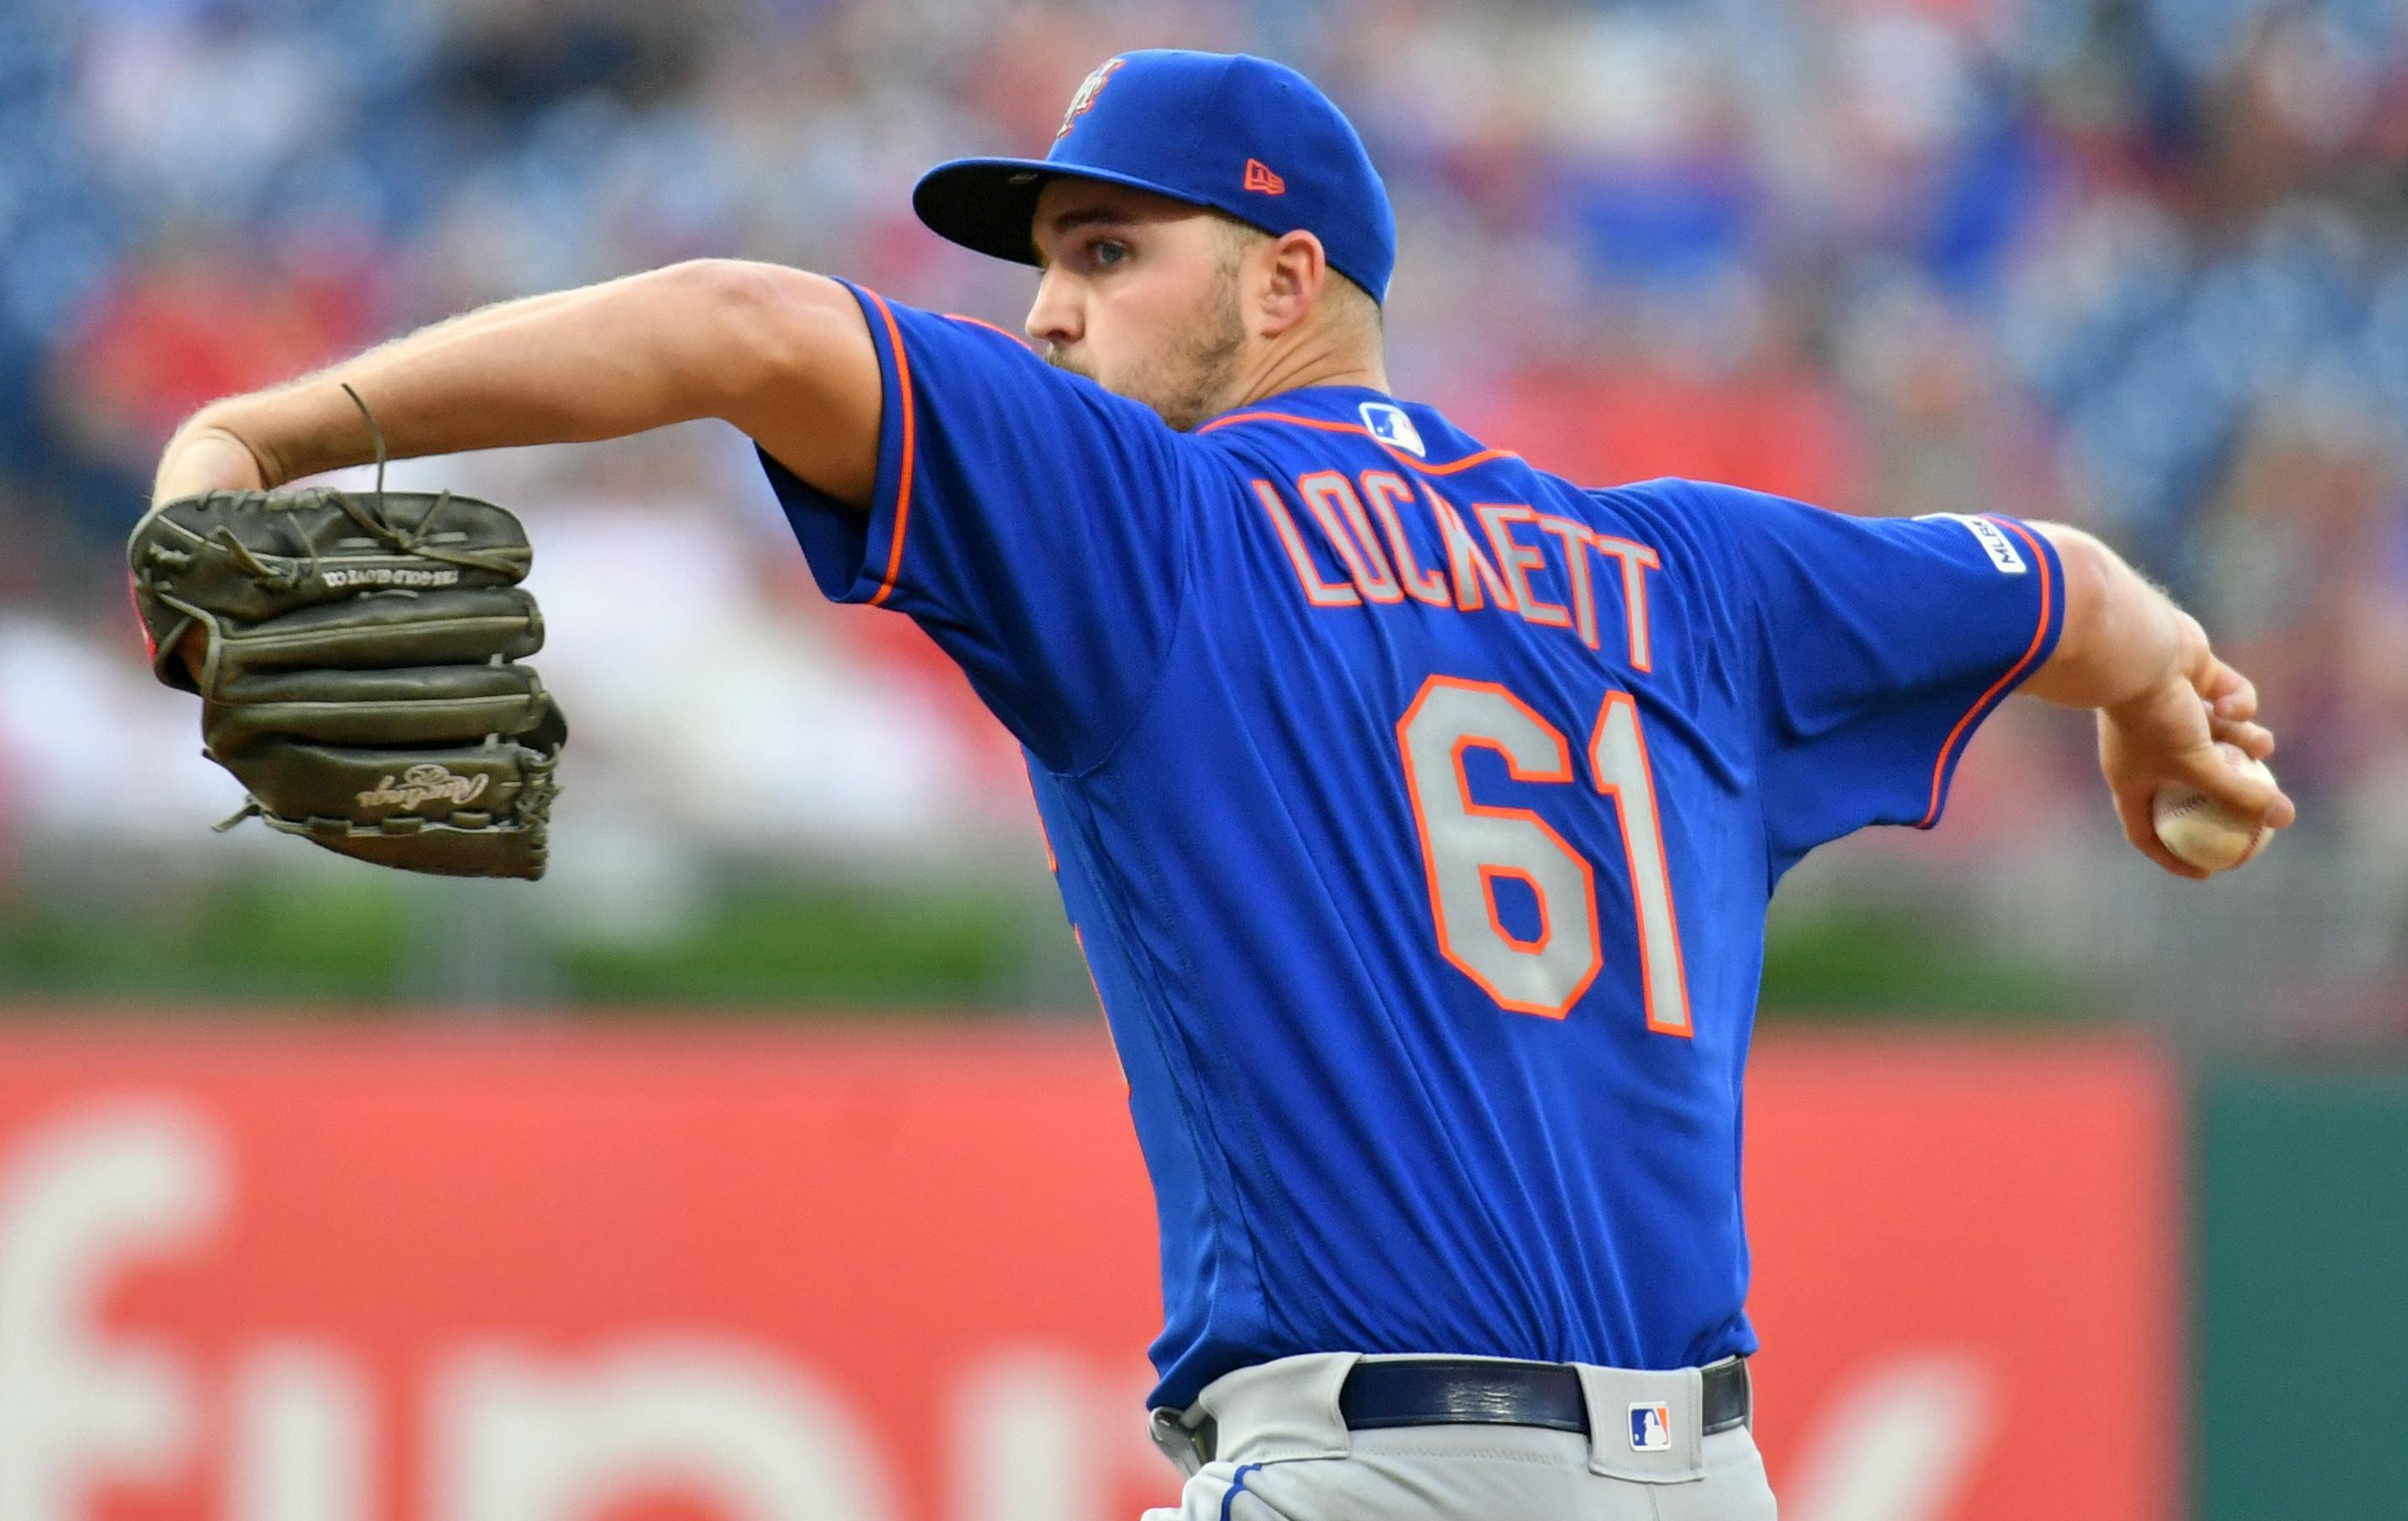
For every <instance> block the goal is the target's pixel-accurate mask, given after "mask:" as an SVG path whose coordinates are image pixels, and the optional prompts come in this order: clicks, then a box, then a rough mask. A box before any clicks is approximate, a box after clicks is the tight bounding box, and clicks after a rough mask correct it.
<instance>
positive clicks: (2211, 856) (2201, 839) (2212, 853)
mask: <svg viewBox="0 0 2408 1521" xmlns="http://www.w3.org/2000/svg"><path fill="white" fill-rule="evenodd" d="M2216 748H2218V749H2220V750H2222V751H2223V752H2224V754H2225V758H2226V759H2228V760H2229V761H2231V762H2232V764H2233V765H2234V766H2236V767H2238V768H2240V769H2241V770H2242V771H2243V772H2244V773H2246V774H2247V775H2250V776H2254V777H2256V778H2257V780H2258V781H2260V782H2267V783H2269V784H2271V783H2272V782H2273V780H2274V773H2273V772H2272V771H2270V770H2268V769H2267V768H2266V763H2265V762H2264V761H2260V760H2253V759H2251V758H2250V757H2249V756H2248V755H2246V754H2244V753H2242V750H2241V748H2240V747H2239V746H2238V745H2229V744H2224V745H2218V746H2217V747H2216ZM2149 818H2150V822H2151V823H2153V824H2154V825H2157V839H2160V840H2162V841H2163V842H2164V844H2165V847H2166V849H2168V850H2170V851H2171V852H2172V853H2173V854H2174V855H2175V856H2176V857H2177V858H2178V859H2180V860H2182V861H2184V862H2185V863H2186V864H2188V865H2190V866H2195V867H2197V868H2200V870H2202V871H2229V870H2231V869H2232V868H2234V867H2237V866H2239V865H2241V864H2242V863H2243V861H2246V860H2248V859H2249V858H2250V857H2251V856H2253V855H2255V854H2257V853H2258V852H2259V851H2261V850H2264V849H2265V848H2266V841H2267V840H2268V839H2270V838H2272V835H2273V833H2274V831H2273V830H2272V829H2269V828H2267V827H2266V826H2265V825H2261V824H2259V823H2258V822H2257V820H2256V819H2251V818H2243V817H2242V816H2241V815H2240V814H2238V813H2235V812H2233V811H2231V810H2229V809H2228V808H2226V807H2225V806H2224V805H2223V804H2221V803H2219V802H2217V801H2215V800H2214V798H2212V797H2210V796H2207V795H2206V794H2205V793H2203V792H2200V791H2199V790H2198V789H2197V788H2195V787H2183V786H2172V787H2160V788H2158V789H2157V796H2156V797H2155V798H2153V799H2151V801H2150V805H2149Z"/></svg>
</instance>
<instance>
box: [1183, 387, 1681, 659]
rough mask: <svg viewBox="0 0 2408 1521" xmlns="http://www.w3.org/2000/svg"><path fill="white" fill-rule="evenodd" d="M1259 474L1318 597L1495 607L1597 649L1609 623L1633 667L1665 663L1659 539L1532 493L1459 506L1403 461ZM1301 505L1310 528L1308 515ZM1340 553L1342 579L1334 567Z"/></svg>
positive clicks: (1370, 603) (1300, 580)
mask: <svg viewBox="0 0 2408 1521" xmlns="http://www.w3.org/2000/svg"><path fill="white" fill-rule="evenodd" d="M1246 415H1254V416H1258V417H1259V416H1268V415H1272V414H1240V418H1242V417H1244V416H1246ZM1238 420H1240V419H1231V420H1230V421H1238ZM1212 425H1218V424H1212ZM1375 437H1376V435H1375ZM1381 441H1382V442H1383V443H1385V442H1386V440H1385V439H1382V440H1381ZM1249 484H1250V486H1251V488H1252V489H1253V491H1254V499H1255V500H1256V501H1258V502H1260V503H1261V504H1262V507H1263V510H1264V511H1265V512H1266V513H1268V514H1269V516H1270V520H1271V524H1272V526H1273V527H1274V528H1276V529H1277V530H1278V533H1279V541H1280V545H1281V547H1282V548H1283V550H1285V552H1286V554H1287V563H1288V566H1289V567H1290V568H1291V569H1293V570H1294V571H1295V573H1296V584H1297V589H1298V590H1299V591H1301V592H1302V593H1303V594H1304V599H1305V601H1306V602H1307V603H1308V604H1310V605H1311V606H1312V607H1316V608H1358V607H1372V608H1378V607H1395V606H1398V605H1399V604H1401V603H1403V602H1406V601H1408V600H1411V601H1414V602H1419V603H1422V604H1424V605H1426V606H1428V607H1433V608H1451V609H1453V610H1455V611H1457V612H1479V611H1482V610H1487V609H1493V610H1496V611H1498V612H1503V613H1511V614H1513V615H1515V616H1517V617H1519V618H1521V619H1522V620H1523V621H1524V622H1526V623H1528V624H1535V625H1536V626H1538V627H1540V628H1560V629H1563V630H1565V631H1566V632H1567V633H1568V634H1570V636H1571V637H1573V638H1576V639H1579V640H1580V641H1581V642H1582V643H1583V644H1585V645H1587V646H1588V647H1589V648H1590V649H1592V650H1597V649H1600V648H1602V646H1601V644H1600V638H1601V636H1600V634H1599V626H1600V621H1602V623H1603V624H1604V625H1605V626H1607V627H1611V628H1613V629H1615V630H1616V631H1617V634H1618V637H1619V638H1620V639H1621V641H1622V643H1621V648H1620V650H1619V651H1618V652H1617V653H1620V654H1622V655H1623V656H1624V657H1626V658H1627V660H1628V661H1629V663H1630V667H1631V668H1632V669H1633V670H1639V671H1645V670H1650V669H1653V668H1654V666H1655V639H1654V636H1653V633H1652V631H1651V630H1650V628H1649V626H1648V620H1647V580H1648V574H1649V572H1651V571H1656V570H1660V569H1662V568H1663V565H1664V561H1663V556H1662V555H1661V554H1660V553H1658V552H1656V550H1655V549H1654V548H1652V547H1651V546H1649V545H1646V544H1641V543H1639V542H1638V541H1636V540H1635V539H1629V538H1621V537H1618V536H1616V535H1613V534H1608V533H1602V532H1599V531H1598V530H1597V529H1595V528H1592V527H1590V526H1589V525H1588V524H1584V523H1582V522H1580V521H1579V520H1578V519H1576V518H1570V517H1561V516H1558V515H1556V514H1555V513H1553V512H1542V511H1540V510H1539V509H1536V508H1534V507H1532V506H1531V505H1530V504H1529V503H1527V502H1469V503H1467V504H1464V505H1462V506H1457V505H1456V504H1455V502H1453V501H1451V500H1449V499H1448V497H1447V495H1446V493H1445V492H1444V491H1443V490H1441V488H1440V487H1439V486H1438V484H1437V483H1435V482H1433V481H1427V480H1409V479H1408V478H1407V472H1406V471H1405V470H1404V469H1403V468H1402V467H1399V468H1398V469H1394V470H1383V469H1372V470H1360V471H1357V472H1355V474H1353V475H1351V476H1350V475H1349V474H1348V473H1347V472H1346V471H1345V470H1343V469H1337V468H1330V467H1327V466H1324V467H1321V468H1318V469H1312V470H1308V471H1304V472H1302V473H1300V474H1298V475H1297V476H1295V477H1293V478H1292V479H1290V480H1289V481H1285V482H1283V483H1280V484H1274V483H1273V482H1271V481H1267V480H1265V479H1263V478H1261V477H1259V476H1257V477H1255V478H1254V480H1253V481H1251V482H1249ZM1297 508H1300V509H1301V511H1302V522H1303V523H1304V524H1312V527H1311V528H1307V527H1304V526H1302V525H1301V524H1299V521H1298V512H1297ZM1474 522H1476V523H1478V524H1480V528H1481V532H1480V533H1479V534H1478V535H1474V533H1473V532H1472V530H1471V527H1470V524H1472V523H1474ZM1332 560H1334V561H1335V562H1336V567H1337V574H1336V575H1335V576H1334V577H1333V576H1332V575H1331V574H1329V573H1328V571H1327V570H1326V566H1327V564H1328V562H1330V561H1332ZM1600 595H1602V596H1603V598H1604V599H1605V601H1606V606H1605V608H1604V609H1603V610H1602V612H1600V610H1599V607H1598V602H1599V599H1600Z"/></svg>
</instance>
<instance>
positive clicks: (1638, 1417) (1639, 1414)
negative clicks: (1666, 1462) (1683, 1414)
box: [1630, 1405, 1672, 1453]
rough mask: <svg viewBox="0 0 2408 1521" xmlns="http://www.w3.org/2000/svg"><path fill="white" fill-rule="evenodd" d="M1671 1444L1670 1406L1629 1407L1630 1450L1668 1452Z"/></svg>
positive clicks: (1635, 1451)
mask: <svg viewBox="0 0 2408 1521" xmlns="http://www.w3.org/2000/svg"><path fill="white" fill-rule="evenodd" d="M1671 1446H1672V1407H1671V1406H1670V1405H1633V1406H1631V1407H1630V1450H1631V1451H1632V1452H1634V1453H1660V1452H1669V1451H1670V1450H1671Z"/></svg>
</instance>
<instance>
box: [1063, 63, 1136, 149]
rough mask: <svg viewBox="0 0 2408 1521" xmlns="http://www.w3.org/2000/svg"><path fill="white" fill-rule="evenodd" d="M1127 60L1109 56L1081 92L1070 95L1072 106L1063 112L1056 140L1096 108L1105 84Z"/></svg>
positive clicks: (1080, 87)
mask: <svg viewBox="0 0 2408 1521" xmlns="http://www.w3.org/2000/svg"><path fill="white" fill-rule="evenodd" d="M1125 62H1127V60H1125V59H1121V58H1107V59H1105V60H1104V62H1103V64H1102V65H1101V66H1100V67H1098V68H1097V70H1096V72H1094V73H1093V74H1090V75H1088V76H1087V82H1086V83H1084V84H1082V85H1081V86H1079V93H1077V94H1075V95H1072V96H1071V97H1070V108H1069V109H1068V110H1067V111H1064V112H1063V113H1062V130H1061V131H1059V132H1057V133H1055V134H1054V141H1055V142H1057V143H1058V142H1060V141H1061V140H1062V139H1063V138H1065V137H1067V136H1070V129H1071V128H1072V127H1075V126H1077V125H1078V124H1079V118H1081V117H1082V116H1084V115H1086V114H1087V113H1088V112H1089V111H1092V110H1094V109H1095V108H1096V97H1097V95H1099V94H1101V93H1103V89H1104V86H1105V84H1106V83H1108V82H1109V81H1110V80H1111V77H1112V76H1113V74H1115V73H1117V72H1118V71H1119V69H1120V66H1121V65H1122V64H1124V63H1125Z"/></svg>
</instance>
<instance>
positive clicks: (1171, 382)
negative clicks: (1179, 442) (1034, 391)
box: [1045, 265, 1246, 433]
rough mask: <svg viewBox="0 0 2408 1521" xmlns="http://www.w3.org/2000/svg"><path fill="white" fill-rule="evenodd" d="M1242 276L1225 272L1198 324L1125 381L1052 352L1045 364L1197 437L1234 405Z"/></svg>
mask: <svg viewBox="0 0 2408 1521" xmlns="http://www.w3.org/2000/svg"><path fill="white" fill-rule="evenodd" d="M1237 277H1238V271H1237V268H1236V267H1235V265H1230V266H1227V267H1225V268H1223V269H1222V270H1221V278H1220V279H1219V280H1215V281H1214V282H1213V289H1212V290H1211V291H1209V292H1207V293H1206V294H1205V295H1204V298H1203V299H1202V300H1201V301H1200V302H1198V303H1197V310H1196V315H1195V319H1194V321H1193V322H1192V323H1189V324H1187V325H1185V326H1183V328H1182V329H1181V330H1180V331H1179V332H1178V333H1177V334H1176V335H1175V336H1174V337H1172V339H1171V341H1170V342H1169V343H1168V345H1166V347H1165V349H1164V351H1163V352H1156V353H1152V354H1148V355H1145V356H1144V357H1143V358H1141V359H1140V360H1139V361H1138V362H1137V364H1136V365H1134V366H1132V367H1131V369H1130V372H1129V373H1128V374H1126V375H1115V376H1105V375H1099V374H1097V372H1096V371H1095V370H1094V369H1092V368H1091V367H1089V366H1087V365H1086V364H1084V363H1082V361H1080V360H1078V359H1075V358H1071V357H1069V356H1067V355H1065V354H1062V353H1060V352H1054V351H1049V352H1047V353H1046V355H1045V362H1046V363H1047V364H1049V365H1052V366H1054V368H1055V369H1064V370H1068V371H1069V372H1070V373H1071V374H1073V375H1083V376H1085V377H1086V378H1087V379H1088V380H1093V381H1095V382H1096V383H1097V384H1098V385H1100V386H1102V387H1103V388H1104V389H1105V390H1107V391H1110V392H1111V393H1112V394H1113V395H1119V396H1126V397H1127V398H1128V399H1129V400H1131V401H1135V402H1140V403H1142V404H1144V405H1145V406H1147V407H1151V408H1153V409H1154V411H1155V412H1157V413H1158V414H1160V415H1161V418H1162V420H1163V421H1164V422H1165V423H1169V424H1170V425H1171V426H1172V427H1173V428H1175V429H1177V430H1178V431H1179V432H1181V433H1188V432H1192V431H1194V429H1195V428H1196V426H1197V424H1198V423H1202V422H1203V421H1204V420H1205V419H1207V418H1210V417H1214V416H1218V415H1219V414H1220V413H1222V412H1225V411H1226V410H1228V409H1229V408H1230V407H1231V406H1232V405H1234V404H1235V402H1236V399H1237V393H1238V377H1239V361H1240V356H1241V355H1242V354H1243V353H1244V352H1245V348H1246V328H1245V323H1243V322H1241V321H1240V319H1239V316H1238V278H1237Z"/></svg>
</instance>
